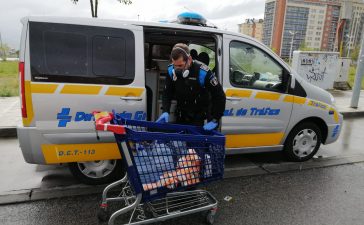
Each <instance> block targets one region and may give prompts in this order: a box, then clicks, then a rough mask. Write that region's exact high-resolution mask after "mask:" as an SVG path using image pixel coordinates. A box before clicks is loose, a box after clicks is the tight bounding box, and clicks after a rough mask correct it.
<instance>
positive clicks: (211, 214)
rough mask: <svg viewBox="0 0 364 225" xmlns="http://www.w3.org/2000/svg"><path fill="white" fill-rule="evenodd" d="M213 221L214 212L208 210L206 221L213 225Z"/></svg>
mask: <svg viewBox="0 0 364 225" xmlns="http://www.w3.org/2000/svg"><path fill="white" fill-rule="evenodd" d="M214 222H215V212H213V211H211V210H208V211H207V212H206V223H207V224H209V225H213V224H214Z"/></svg>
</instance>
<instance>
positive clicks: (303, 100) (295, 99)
mask: <svg viewBox="0 0 364 225" xmlns="http://www.w3.org/2000/svg"><path fill="white" fill-rule="evenodd" d="M283 102H289V103H295V104H299V105H303V104H305V103H306V98H302V97H298V96H293V95H287V96H285V97H284V99H283Z"/></svg>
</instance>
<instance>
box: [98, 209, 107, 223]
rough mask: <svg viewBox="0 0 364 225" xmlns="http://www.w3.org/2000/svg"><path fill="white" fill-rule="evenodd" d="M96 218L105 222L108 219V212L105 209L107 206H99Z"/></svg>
mask: <svg viewBox="0 0 364 225" xmlns="http://www.w3.org/2000/svg"><path fill="white" fill-rule="evenodd" d="M97 218H98V219H99V221H100V222H106V221H109V219H110V214H109V212H108V210H107V208H99V211H98V212H97Z"/></svg>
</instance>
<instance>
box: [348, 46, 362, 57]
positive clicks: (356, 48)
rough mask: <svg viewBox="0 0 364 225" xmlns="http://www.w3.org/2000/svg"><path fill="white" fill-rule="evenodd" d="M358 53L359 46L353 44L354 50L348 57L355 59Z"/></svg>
mask: <svg viewBox="0 0 364 225" xmlns="http://www.w3.org/2000/svg"><path fill="white" fill-rule="evenodd" d="M359 53H360V46H355V48H354V50H353V51H352V52H351V53H350V58H351V59H352V60H353V61H357V60H358V57H359Z"/></svg>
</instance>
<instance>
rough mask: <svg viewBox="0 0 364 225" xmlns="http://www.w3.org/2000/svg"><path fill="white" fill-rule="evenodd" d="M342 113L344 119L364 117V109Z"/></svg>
mask: <svg viewBox="0 0 364 225" xmlns="http://www.w3.org/2000/svg"><path fill="white" fill-rule="evenodd" d="M340 113H341V114H342V115H343V117H344V119H349V118H358V117H364V111H357V112H355V111H354V112H340Z"/></svg>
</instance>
